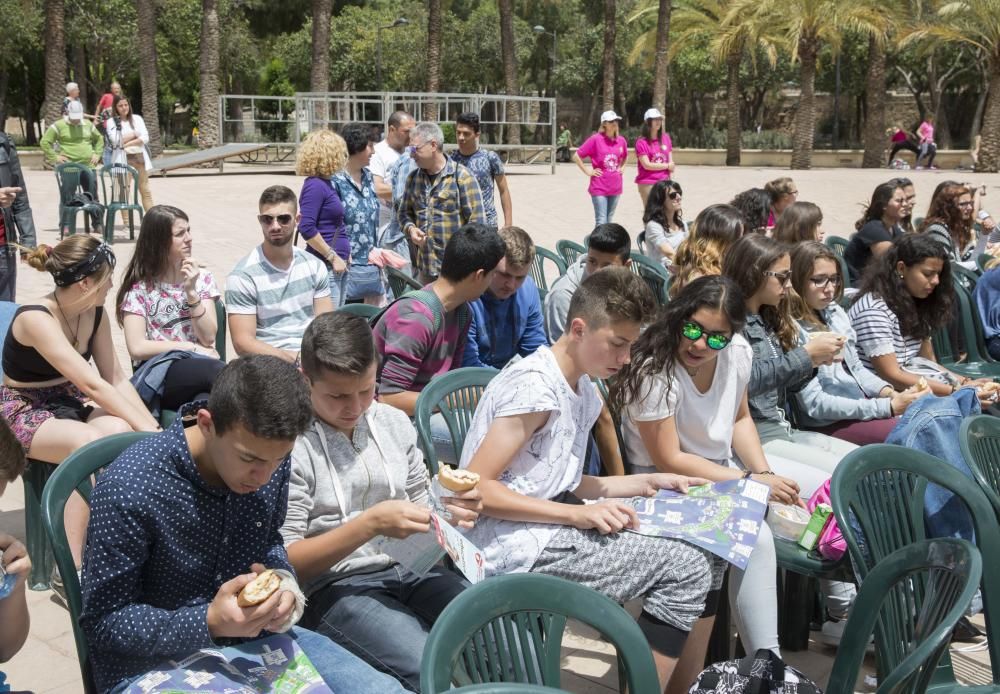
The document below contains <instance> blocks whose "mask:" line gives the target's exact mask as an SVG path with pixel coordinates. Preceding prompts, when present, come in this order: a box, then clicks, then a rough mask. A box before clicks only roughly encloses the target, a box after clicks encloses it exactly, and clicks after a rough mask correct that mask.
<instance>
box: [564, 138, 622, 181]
mask: <svg viewBox="0 0 1000 694" xmlns="http://www.w3.org/2000/svg"><path fill="white" fill-rule="evenodd" d="M576 153H577V154H579V155H580V158H581V159H586V158H587V157H590V165H591V166H592V167H594V169H597V170H598V171H601V172H603V173H602V174H601V175H600V176H591V177H590V185H589V186H588V187H587V192H588V193H590V194H591V195H592V196H594V197H607V196H611V195H621V194H622V174H621V171H619V169H620V168H621V167H622V166H624V165H625V160H626V159H627V158H628V140H626V139H625V138H624V137H622V136H621V135H619V136H618V137H617V138H615V139H614V140H611V139H609V138H608V137H607V136H605V134H604V133H594V134H593V135H591V136H590V137H588V138H587V141H586V142H584V143H583V144H582V145H580V148H579V149H577V150H576Z"/></svg>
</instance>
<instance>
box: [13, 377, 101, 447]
mask: <svg viewBox="0 0 1000 694" xmlns="http://www.w3.org/2000/svg"><path fill="white" fill-rule="evenodd" d="M88 399H89V398H87V396H86V395H85V394H84V393H83V391H82V390H80V389H79V388H77V387H76V386H75V385H73V384H72V383H69V382H67V383H60V384H59V385H57V386H49V387H46V388H9V387H7V386H4V385H0V415H2V416H3V418H4V419H6V420H7V422H8V423H9V424H10V428H11V430H12V431H13V432H14V436H16V437H17V440H18V441H20V443H21V446H22V447H23V448H24V452H25V453H27V452H28V450H29V449H30V448H31V441H32V439H34V438H35V432H37V431H38V427H40V426H42V424H43V423H45V422H47V421H48V420H50V419H52V418H53V417H55V418H56V419H71V420H76V421H78V422H86V421H87V418H88V417H89V416H90V414H91V413H92V412H93V411H94V407H93V405H86V404H84V403H85V402H87V400H88Z"/></svg>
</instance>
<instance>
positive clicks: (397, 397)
mask: <svg viewBox="0 0 1000 694" xmlns="http://www.w3.org/2000/svg"><path fill="white" fill-rule="evenodd" d="M505 250H506V249H505V247H504V243H503V239H501V238H500V235H499V234H498V233H497V231H496V230H495V229H493V228H492V227H488V226H486V225H485V224H466V225H465V226H464V227H462V228H461V229H459V230H458V231H456V232H455V233H454V234H452V236H451V238H450V239H449V240H448V245H447V246H445V249H444V258H443V259H442V261H441V276H440V277H438V278H437V279H436V280H434V281H433V282H432V283H430V284H429V285H427V286H426V287H424V289H423V290H420V291H416V292H410V293H409V294H407V295H405V296H403V297H402V298H400V299H398V300H396V301H395V302H394V303H393V304H392V305H391V306H390V307H389V308H388V309H387V310H386V311H385V313H383V314H382V317H381V318H380V319H379V321H378V323H377V324H376V325H375V331H374V332H375V350H376V351H377V352H378V353H379V354H380V355H382V363H381V364H380V365H379V368H378V376H377V379H378V395H379V400H380V401H381V402H384V403H385V404H387V405H392V406H393V407H396V408H398V409H400V410H402V411H403V412H405V413H406V414H408V415H409V416H410V417H413V415H414V413H415V411H416V405H417V396H418V395H420V391H422V390H423V389H424V387H425V386H426V385H427V384H428V383H430V381H431V379H432V378H434V377H435V376H437V375H439V374H443V373H446V372H448V371H451V370H452V369H457V368H458V367H460V366H461V365H462V356H463V353H464V350H465V345H466V338H467V337H468V333H469V324H470V323H471V319H472V312H471V311H470V310H469V307H468V306H467V304H468V302H470V301H475V300H476V299H478V298H479V297H480V296H482V294H483V292H485V291H486V290H487V289H488V288H489V286H490V284H491V283H492V282H493V275H494V273H495V271H496V267H497V265H498V264H499V263H500V261H501V260H502V259H503V256H504V253H505Z"/></svg>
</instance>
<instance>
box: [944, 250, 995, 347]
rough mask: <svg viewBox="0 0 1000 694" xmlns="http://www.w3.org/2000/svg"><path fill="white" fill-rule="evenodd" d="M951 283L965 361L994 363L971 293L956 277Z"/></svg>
mask: <svg viewBox="0 0 1000 694" xmlns="http://www.w3.org/2000/svg"><path fill="white" fill-rule="evenodd" d="M953 267H954V266H953ZM953 282H954V285H955V299H956V302H957V304H958V306H957V311H956V314H957V316H958V324H959V328H960V329H961V331H962V337H963V341H964V343H965V351H966V355H967V357H966V361H968V362H969V363H970V364H974V363H976V362H994V361H995V360H994V359H993V357H991V356H990V353H989V351H988V350H987V349H986V334H985V333H984V332H983V322H982V318H981V317H980V315H979V311H978V310H977V309H976V306H975V303H974V301H973V299H972V292H971V291H969V289H968V287H967V286H966V285H965V283H964V282H962V279H961V278H959V277H958V275H956V276H955V277H954V279H953Z"/></svg>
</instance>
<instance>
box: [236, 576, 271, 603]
mask: <svg viewBox="0 0 1000 694" xmlns="http://www.w3.org/2000/svg"><path fill="white" fill-rule="evenodd" d="M280 586H281V577H280V576H278V574H276V573H274V571H272V570H271V569H267V570H266V571H261V572H260V573H259V574H257V578H255V579H253V580H252V581H250V582H249V583H247V584H246V585H245V586H243V590H241V591H240V594H239V595H238V596H236V603H237V604H238V605H239V606H240V607H253V606H254V605H259V604H261V603H262V602H264V601H265V600H267V599H268V598H269V597H271V596H272V595H274V592H275V591H276V590H278V588H279V587H280Z"/></svg>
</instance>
